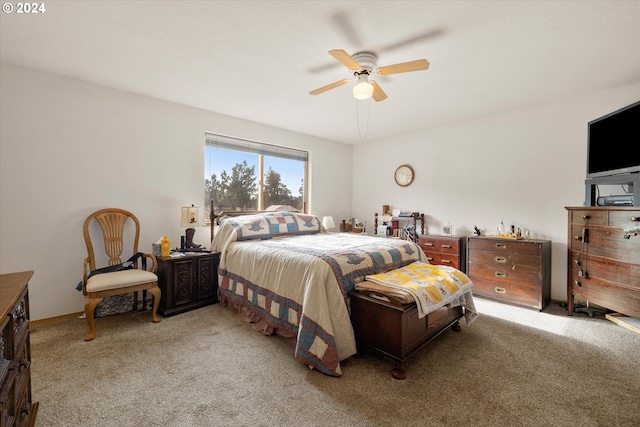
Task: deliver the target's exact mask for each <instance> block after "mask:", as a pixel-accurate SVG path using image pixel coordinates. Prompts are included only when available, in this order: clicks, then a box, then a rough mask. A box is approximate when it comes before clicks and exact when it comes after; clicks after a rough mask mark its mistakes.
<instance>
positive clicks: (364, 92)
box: [353, 78, 373, 99]
mask: <svg viewBox="0 0 640 427" xmlns="http://www.w3.org/2000/svg"><path fill="white" fill-rule="evenodd" d="M353 96H355V97H356V99H369V98H371V96H373V85H372V84H371V83H369V82H368V81H367V80H366V79H362V78H360V79H359V81H358V84H356V85H355V86H354V87H353Z"/></svg>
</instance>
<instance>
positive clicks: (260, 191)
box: [204, 133, 309, 220]
mask: <svg viewBox="0 0 640 427" xmlns="http://www.w3.org/2000/svg"><path fill="white" fill-rule="evenodd" d="M204 150H205V153H204V187H205V196H204V202H205V203H204V206H205V211H206V212H205V218H206V219H207V220H208V218H209V208H210V206H211V201H213V205H214V209H215V213H216V214H219V213H220V212H221V211H230V210H265V209H267V208H269V207H272V206H277V205H289V206H293V207H294V208H296V209H298V210H300V211H301V212H304V211H305V207H306V202H307V170H308V160H309V153H308V152H306V151H301V150H296V149H292V148H286V147H278V146H275V145H269V144H264V143H261V142H256V141H249V140H243V139H239V138H234V137H230V136H225V135H218V134H212V133H206V134H205V146H204Z"/></svg>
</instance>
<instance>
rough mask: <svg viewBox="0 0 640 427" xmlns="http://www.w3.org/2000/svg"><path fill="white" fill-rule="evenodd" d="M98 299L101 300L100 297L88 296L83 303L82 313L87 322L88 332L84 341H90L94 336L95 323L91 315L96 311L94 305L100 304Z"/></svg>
mask: <svg viewBox="0 0 640 427" xmlns="http://www.w3.org/2000/svg"><path fill="white" fill-rule="evenodd" d="M100 301H102V298H89V300H88V301H87V303H86V304H85V305H84V315H85V317H86V318H87V323H88V324H89V333H88V334H87V336H86V338H85V339H84V340H85V341H91V340H92V339H94V338H95V336H96V325H95V320H94V318H93V316H94V313H95V311H96V306H97V305H98V304H100Z"/></svg>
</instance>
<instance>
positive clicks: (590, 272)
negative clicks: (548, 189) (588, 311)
mask: <svg viewBox="0 0 640 427" xmlns="http://www.w3.org/2000/svg"><path fill="white" fill-rule="evenodd" d="M566 209H567V211H568V215H569V222H568V237H567V239H568V241H567V247H568V251H569V253H568V257H567V258H568V265H567V300H568V312H569V315H572V314H573V309H574V297H579V298H582V299H584V300H587V301H589V302H591V303H593V304H596V305H599V306H601V307H604V308H607V309H610V310H613V311H616V312H619V313H622V314H626V315H627V316H631V317H637V318H640V233H638V235H636V234H635V233H636V232H637V230H638V229H637V227H639V226H640V208H638V207H633V206H629V207H624V206H617V207H613V206H611V207H609V206H592V207H584V206H582V207H568V208H566ZM634 230H636V231H634Z"/></svg>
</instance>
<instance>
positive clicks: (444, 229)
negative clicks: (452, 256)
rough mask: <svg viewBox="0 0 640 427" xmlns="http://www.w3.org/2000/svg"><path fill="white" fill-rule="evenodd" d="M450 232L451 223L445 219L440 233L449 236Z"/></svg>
mask: <svg viewBox="0 0 640 427" xmlns="http://www.w3.org/2000/svg"><path fill="white" fill-rule="evenodd" d="M451 232H452V227H451V223H449V221H445V222H444V225H443V226H442V234H443V235H445V236H451Z"/></svg>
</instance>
